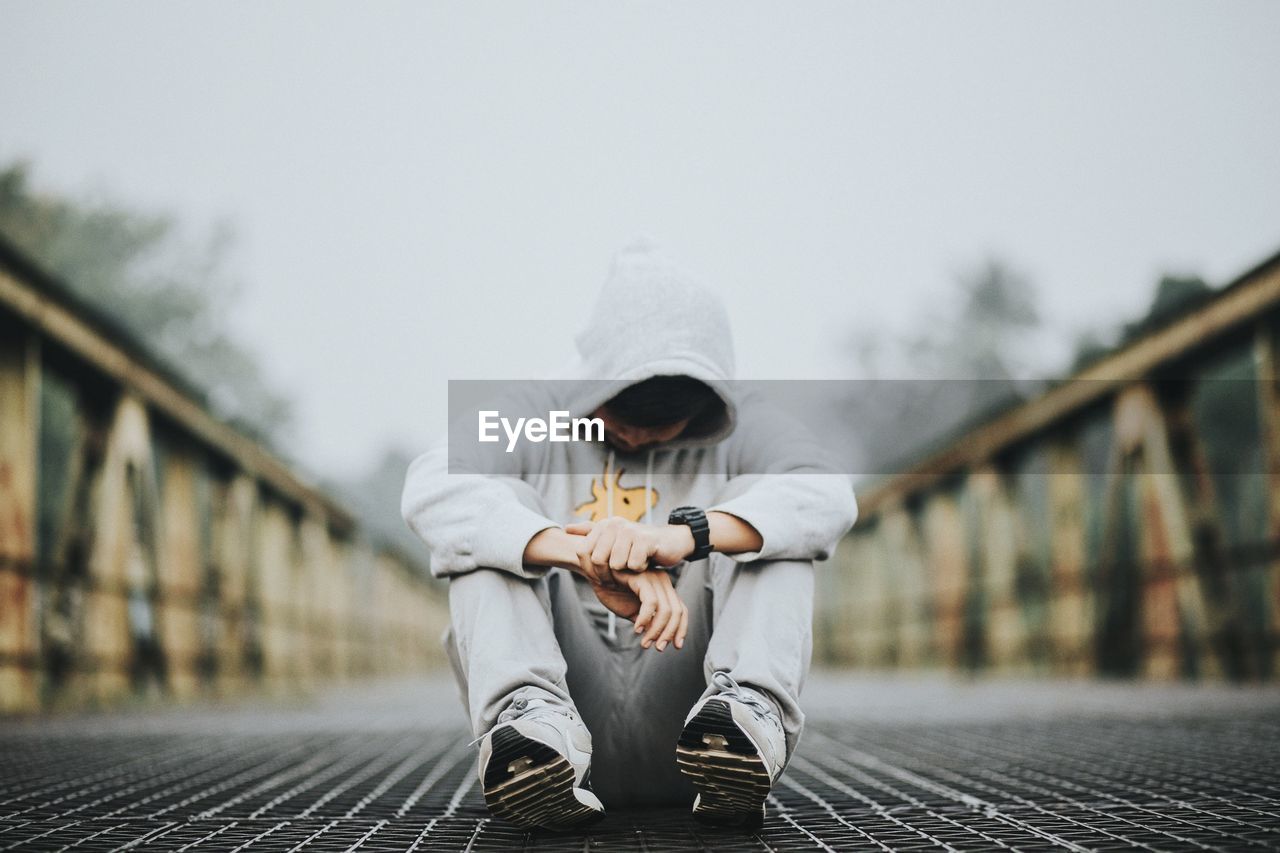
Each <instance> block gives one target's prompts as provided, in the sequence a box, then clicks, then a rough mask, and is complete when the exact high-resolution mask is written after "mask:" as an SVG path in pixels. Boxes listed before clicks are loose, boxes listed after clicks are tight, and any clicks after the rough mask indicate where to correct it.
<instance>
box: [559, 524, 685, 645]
mask: <svg viewBox="0 0 1280 853" xmlns="http://www.w3.org/2000/svg"><path fill="white" fill-rule="evenodd" d="M564 529H565V532H566V533H570V534H573V535H574V536H575V537H581V542H580V543H578V542H575V553H576V554H577V558H578V564H579V567H580V569H581V572H582V575H583V576H584V577H585V578H586V579H587V580H588V581H589V582H590V583H591V588H592V590H593V591H594V592H595V594H596V597H597V598H599V599H600V602H601V603H602V604H604V606H605V607H607V608H608V609H609V610H611V611H612V612H614V613H616V614H618V615H619V616H621V617H622V618H623V619H629V620H631V621H632V622H634V623H635V632H636V633H637V634H644V637H643V638H641V640H640V645H641V646H643V647H644V648H646V649H647V648H649V647H651V646H652V647H655V648H657V650H658V651H662V650H663V649H665V648H666V647H667V645H668V644H674V645H675V647H676V648H677V649H680V648H683V647H684V640H685V635H686V634H687V633H688V630H689V608H688V607H686V606H685V604H684V602H683V601H681V600H680V596H679V595H677V594H676V590H675V586H674V585H673V584H672V583H671V575H670V574H669V573H668V572H666V571H663V570H662V567H666V566H674V565H675V564H676V563H679V562H680V561H681V560H683V559H684V558H685V557H687V556H688V555H689V554H691V553H692V552H693V535H692V534H691V533H690V532H689V528H688V527H686V526H684V525H661V526H652V525H646V524H637V523H635V522H634V521H627V520H626V519H623V518H616V517H615V518H609V519H605V520H604V521H597V522H591V521H584V522H578V523H576V524H569V525H566V526H565V528H564ZM650 567H654V569H655V570H654V571H649V569H650Z"/></svg>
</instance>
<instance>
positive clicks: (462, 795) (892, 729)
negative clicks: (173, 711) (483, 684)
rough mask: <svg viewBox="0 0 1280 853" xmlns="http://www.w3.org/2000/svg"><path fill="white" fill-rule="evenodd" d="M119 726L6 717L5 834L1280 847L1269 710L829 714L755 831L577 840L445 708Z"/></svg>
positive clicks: (237, 841) (673, 830) (652, 827)
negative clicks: (494, 770) (502, 801)
mask: <svg viewBox="0 0 1280 853" xmlns="http://www.w3.org/2000/svg"><path fill="white" fill-rule="evenodd" d="M1029 689H1031V690H1034V689H1036V688H1035V687H1031V688H1029ZM1139 695H1140V694H1139ZM1134 701H1135V702H1136V701H1140V700H1139V699H1135V700H1134ZM908 716H909V715H908ZM942 717H945V713H944V714H943V715H942ZM212 719H214V720H215V721H216V719H217V718H216V715H214V716H213V717H212ZM134 723H135V724H134V725H132V726H126V727H123V728H119V727H117V729H112V728H110V727H103V726H101V725H100V724H98V723H95V722H93V718H89V720H88V721H86V722H84V723H83V724H77V723H75V722H74V721H72V722H66V721H62V722H59V723H58V724H56V725H41V724H23V725H20V726H11V727H8V728H7V729H6V728H4V727H0V850H61V849H70V848H76V849H79V850H123V849H140V850H187V849H191V848H199V849H205V850H239V849H252V850H301V849H310V850H357V849H358V850H368V851H377V850H509V849H513V848H520V847H522V846H523V847H526V848H530V849H536V850H649V851H662V850H683V849H695V850H701V849H708V850H778V851H782V850H815V849H817V850H821V849H831V850H848V849H892V850H924V849H929V850H934V849H942V850H948V849H950V850H990V849H995V848H1006V847H1007V848H1016V849H1020V850H1032V849H1042V848H1043V849H1049V848H1066V849H1074V850H1082V849H1090V850H1131V849H1149V850H1191V849H1229V850H1243V849H1268V848H1274V849H1280V759H1278V757H1277V756H1280V711H1278V710H1275V709H1273V708H1268V707H1261V708H1259V707H1243V706H1242V707H1235V706H1232V705H1230V704H1228V705H1226V706H1224V707H1223V708H1219V709H1216V710H1215V711H1214V713H1212V714H1209V713H1205V712H1204V711H1203V709H1201V710H1200V711H1199V712H1194V711H1193V712H1184V713H1173V714H1168V713H1165V714H1153V715H1149V716H1146V715H1143V714H1141V713H1137V714H1121V713H1099V712H1097V711H1096V710H1093V711H1083V712H1073V711H1072V710H1071V709H1066V710H1064V711H1062V712H1060V713H1056V714H1049V715H1044V714H1041V715H1038V716H1034V717H1030V718H1017V717H1012V718H1003V719H996V720H988V721H974V720H971V719H961V720H956V721H948V720H946V719H945V718H939V717H938V716H937V715H934V717H933V718H930V719H906V720H905V721H898V722H892V721H887V720H880V719H871V720H868V719H858V718H854V717H852V716H851V717H850V718H849V719H844V720H841V719H833V718H831V717H830V716H829V715H828V716H827V718H826V719H823V720H821V721H819V722H816V723H814V724H812V725H811V726H810V728H809V729H808V731H807V732H806V734H805V740H804V743H803V746H802V748H801V751H800V754H799V755H798V756H796V758H795V759H794V760H793V762H792V764H791V767H790V768H789V769H788V771H787V773H786V775H785V776H784V777H783V779H782V780H781V782H780V783H779V785H778V787H777V788H776V789H775V792H774V795H773V798H772V801H771V804H770V805H771V808H770V811H769V817H768V820H767V821H766V824H765V826H764V828H763V829H762V830H761V831H760V832H758V833H755V834H746V833H742V832H727V831H713V830H707V829H704V828H702V827H700V826H698V825H697V824H694V823H693V822H691V821H690V820H689V818H688V815H687V813H686V812H683V811H648V812H637V813H626V812H614V813H611V814H610V816H609V818H608V819H607V820H606V821H605V822H604V823H603V824H600V825H598V826H597V827H595V828H594V830H593V832H592V834H591V835H590V836H589V837H586V836H556V835H549V834H528V833H524V832H522V831H519V830H516V829H514V828H513V827H511V826H509V825H504V824H502V823H500V822H497V821H493V820H490V819H489V818H488V817H487V814H486V812H485V810H484V806H483V803H482V801H481V799H480V796H479V793H478V790H477V788H476V786H475V784H474V748H471V747H468V746H467V744H466V741H467V740H468V738H467V737H466V736H465V735H464V734H463V733H462V731H461V730H460V729H459V728H457V727H456V726H453V725H446V724H441V725H427V726H419V727H415V728H399V729H397V728H395V727H394V726H390V725H386V724H385V721H384V724H381V725H363V724H362V723H361V720H360V717H359V716H358V715H356V716H345V717H342V718H336V719H334V720H332V721H326V720H324V719H321V720H319V721H317V720H316V719H309V720H308V721H306V722H305V724H304V723H302V722H300V723H299V724H298V725H297V726H296V727H292V726H291V725H290V723H289V718H288V717H287V716H285V717H284V718H282V719H281V718H277V719H276V721H275V722H274V723H273V724H271V725H266V726H261V727H257V728H256V730H255V727H254V726H251V725H249V726H242V727H230V728H223V729H222V730H217V729H218V727H217V726H212V727H207V728H212V729H214V730H212V731H210V730H207V729H206V730H201V729H200V728H199V726H190V727H182V726H179V727H174V726H168V727H166V726H163V725H161V726H156V727H155V728H156V731H151V732H148V731H144V729H145V728H147V726H146V719H145V717H143V718H137V717H135V718H134Z"/></svg>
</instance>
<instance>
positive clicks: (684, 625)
mask: <svg viewBox="0 0 1280 853" xmlns="http://www.w3.org/2000/svg"><path fill="white" fill-rule="evenodd" d="M680 605H681V608H682V611H683V612H682V613H681V614H680V628H679V629H678V630H677V631H676V648H677V649H683V648H684V639H685V637H687V636H689V606H688V605H687V604H685V603H684V602H683V601H681V602H680Z"/></svg>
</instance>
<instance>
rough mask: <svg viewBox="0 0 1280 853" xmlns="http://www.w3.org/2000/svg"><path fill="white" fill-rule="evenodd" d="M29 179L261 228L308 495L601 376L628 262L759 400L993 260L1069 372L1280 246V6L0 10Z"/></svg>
mask: <svg viewBox="0 0 1280 853" xmlns="http://www.w3.org/2000/svg"><path fill="white" fill-rule="evenodd" d="M0 20H3V22H4V24H3V26H0V162H7V161H9V160H11V159H13V158H14V157H19V156H21V157H27V158H30V159H31V161H32V162H33V165H34V167H35V179H36V183H37V187H40V186H44V187H48V188H51V189H55V190H58V191H68V192H79V191H86V190H95V189H99V190H106V191H109V192H110V193H111V194H112V195H113V196H114V197H117V198H118V199H120V200H121V201H124V202H128V203H131V204H136V205H138V206H141V207H147V208H155V209H161V210H167V211H172V212H174V213H175V214H177V215H179V216H180V217H182V218H183V220H184V221H186V222H189V223H191V224H192V225H193V226H194V227H196V228H197V229H198V228H200V227H205V226H207V225H208V224H209V223H212V222H213V221H215V220H218V219H227V220H229V221H230V222H232V223H233V224H234V226H235V228H236V230H237V233H238V235H239V241H238V244H237V245H238V249H237V251H236V253H235V254H234V256H233V266H234V269H235V271H236V272H237V274H238V276H239V277H240V278H241V279H243V281H244V282H245V285H246V290H245V294H244V298H243V300H242V301H241V305H240V310H239V311H238V313H237V315H236V322H237V328H238V330H239V333H240V335H241V336H242V337H243V338H244V339H245V340H246V341H247V342H248V343H249V344H250V345H251V346H252V348H253V349H254V350H256V351H257V352H259V353H261V354H262V355H263V357H264V359H265V360H266V361H267V363H268V370H269V375H270V376H271V377H272V379H273V380H274V381H275V383H276V384H277V385H279V386H281V387H282V388H283V390H284V391H285V392H286V393H287V394H288V395H289V396H291V397H293V398H294V399H295V400H296V401H297V402H298V404H299V405H298V410H299V411H298V413H299V420H300V428H299V435H298V441H297V442H296V444H295V445H294V446H292V447H291V448H289V449H290V451H291V452H293V453H294V454H296V455H297V456H298V457H300V458H301V459H302V460H303V461H304V462H306V463H307V464H308V465H309V466H310V467H312V468H313V469H316V470H320V471H325V472H330V473H345V472H351V471H355V470H358V469H360V468H362V467H363V466H365V465H367V464H369V463H370V462H371V461H372V460H373V458H374V457H375V455H376V454H377V452H378V451H379V449H380V448H381V447H383V446H384V445H386V444H387V443H390V442H396V443H400V444H402V445H405V446H407V447H409V448H411V449H418V448H421V447H422V446H423V445H424V444H425V443H427V442H428V441H429V440H430V439H431V438H432V437H434V436H435V434H437V433H438V432H439V431H440V430H441V429H442V428H443V408H444V403H445V382H446V380H447V379H450V378H483V377H527V376H536V375H541V374H543V373H545V372H546V371H548V370H550V369H553V368H554V367H556V366H557V365H559V364H561V363H562V362H563V361H564V360H565V359H566V357H567V356H568V355H569V354H570V352H571V348H572V335H573V333H574V331H575V330H576V328H577V326H578V324H579V323H581V322H582V321H583V320H584V318H585V317H586V315H587V311H588V307H589V303H590V300H591V298H592V296H593V295H594V293H595V291H596V289H597V288H598V286H599V284H600V282H601V280H602V278H603V276H604V274H605V272H606V270H607V267H608V262H609V258H610V256H611V254H612V253H613V252H614V250H616V249H617V248H618V247H619V246H620V245H622V244H623V243H625V242H627V241H628V240H629V239H630V238H631V237H632V236H634V235H636V234H646V235H650V236H652V237H656V238H657V239H659V240H660V241H662V242H663V243H664V244H665V245H666V246H667V247H668V248H669V249H670V250H671V251H672V253H673V254H675V255H676V256H677V257H678V258H680V259H681V260H683V261H684V262H685V263H686V265H688V266H689V267H691V268H693V269H694V270H696V271H698V272H699V273H701V274H702V275H703V276H704V277H705V278H706V279H707V280H708V281H710V282H711V283H713V284H714V285H716V286H717V287H718V288H719V289H720V290H721V292H722V293H724V294H725V295H726V297H727V298H728V299H729V301H730V316H731V318H732V321H733V323H734V327H735V335H736V343H737V348H738V364H739V372H740V375H742V376H745V377H751V378H774V377H784V376H795V377H808V376H813V377H824V378H829V377H837V376H843V375H856V374H855V373H854V372H853V371H854V364H853V362H852V360H851V358H850V357H849V355H848V353H847V351H846V347H847V342H848V340H849V337H850V335H851V334H852V333H853V332H854V330H856V329H859V328H870V327H876V326H880V327H886V328H894V329H906V328H912V327H917V328H918V327H919V325H920V324H921V323H925V322H944V321H945V316H944V315H939V313H938V312H937V311H932V312H921V310H920V309H921V306H922V305H923V306H926V307H928V306H930V305H931V304H932V305H936V304H937V295H938V294H940V293H944V292H946V288H947V287H948V283H949V282H950V281H951V280H952V279H953V278H954V276H955V274H956V273H957V272H958V271H961V270H963V269H965V268H966V267H970V266H972V265H975V264H977V263H979V262H980V261H982V260H983V259H984V258H985V257H987V256H988V255H991V254H995V255H999V256H1001V257H1003V258H1006V259H1008V260H1009V261H1010V262H1012V263H1013V264H1014V265H1015V266H1017V267H1018V268H1020V269H1021V270H1023V271H1025V272H1026V273H1027V274H1029V276H1030V277H1031V279H1032V280H1033V281H1034V282H1035V283H1036V284H1037V285H1038V287H1039V290H1040V293H1041V297H1042V304H1043V306H1044V309H1045V314H1046V319H1047V326H1048V331H1049V333H1048V334H1047V335H1046V337H1045V344H1044V346H1045V350H1044V354H1043V359H1044V363H1045V364H1060V363H1061V362H1062V361H1063V360H1064V359H1065V354H1066V352H1067V350H1068V349H1069V346H1070V344H1071V342H1072V339H1073V337H1074V336H1075V334H1076V333H1077V332H1079V331H1080V330H1083V329H1086V328H1091V327H1099V328H1103V329H1106V328H1111V327H1114V326H1116V325H1118V324H1119V323H1120V322H1122V321H1123V320H1126V319H1131V318H1133V317H1134V316H1135V315H1136V314H1137V313H1139V312H1140V311H1141V310H1142V308H1143V307H1144V306H1145V302H1146V300H1147V298H1148V297H1149V294H1150V291H1151V287H1152V284H1153V282H1154V280H1155V278H1156V276H1157V275H1158V274H1159V273H1161V272H1163V271H1183V272H1197V273H1200V274H1203V275H1205V276H1206V277H1207V278H1209V279H1210V280H1212V281H1215V282H1220V281H1222V280H1225V279H1226V278H1228V277H1230V276H1233V275H1235V274H1237V273H1239V272H1241V271H1243V270H1244V269H1245V268H1246V267H1248V266H1250V265H1252V264H1253V263H1255V262H1257V261H1259V260H1261V259H1262V258H1264V257H1265V256H1267V255H1270V254H1271V253H1273V252H1275V251H1276V250H1277V249H1280V156H1277V155H1276V151H1277V150H1280V149H1278V148H1277V145H1278V143H1277V140H1280V94H1278V93H1280V51H1277V50H1276V49H1275V35H1276V33H1278V32H1280V4H1276V3H1266V2H1258V3H1240V2H1215V3H1181V2H1179V3H1174V2H1160V3H1130V2H1126V3H1101V4H1090V3H1086V4H1081V3H1037V4H1023V3H964V4H946V5H943V4H915V3H897V2H894V3H874V4H873V3H838V4H837V3H804V4H790V3H786V4H783V3H778V4H760V3H747V4H741V3H699V4H696V5H686V4H683V3H642V4H640V3H627V4H600V3H594V2H575V3H537V4H534V3H528V4H474V3H458V4H453V3H450V4H440V3H431V4H424V3H418V2H412V3H407V2H406V3H391V2H379V3H376V4H352V3H347V4H326V3H319V2H315V0H305V2H303V0H299V2H294V3H255V4H237V5H234V6H228V5H227V4H224V3H200V4H194V3H182V4H170V3H141V2H129V3H123V2H100V3H95V4H73V3H62V2H3V3H0Z"/></svg>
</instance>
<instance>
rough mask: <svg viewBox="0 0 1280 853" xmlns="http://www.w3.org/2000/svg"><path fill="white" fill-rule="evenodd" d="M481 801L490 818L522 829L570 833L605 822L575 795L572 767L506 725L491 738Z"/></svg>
mask: <svg viewBox="0 0 1280 853" xmlns="http://www.w3.org/2000/svg"><path fill="white" fill-rule="evenodd" d="M492 747H493V751H492V753H491V754H490V757H489V764H488V766H487V767H486V768H485V774H484V779H483V780H482V781H483V786H484V801H485V804H486V805H487V806H488V807H489V811H490V812H492V813H493V815H494V817H500V818H502V819H504V820H508V821H510V822H511V823H514V824H515V825H517V826H520V827H524V828H526V829H528V828H533V827H540V828H543V829H552V830H560V829H569V828H573V827H579V826H584V825H586V824H588V823H591V822H594V821H596V820H599V819H600V818H602V817H604V812H601V811H597V810H596V809H593V808H592V807H591V806H588V805H586V804H584V803H582V802H581V801H579V800H578V798H577V796H575V794H574V785H573V783H574V774H573V765H571V764H570V763H569V760H568V759H567V758H565V757H564V756H563V755H561V754H560V753H558V752H556V751H555V750H554V749H552V748H551V747H550V746H547V745H546V744H545V743H542V742H541V741H536V740H534V739H532V738H528V737H525V736H524V735H522V734H520V733H519V732H518V731H516V730H515V729H513V728H511V727H510V726H504V727H503V728H500V729H498V730H497V731H496V732H494V734H493V742H492Z"/></svg>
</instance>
